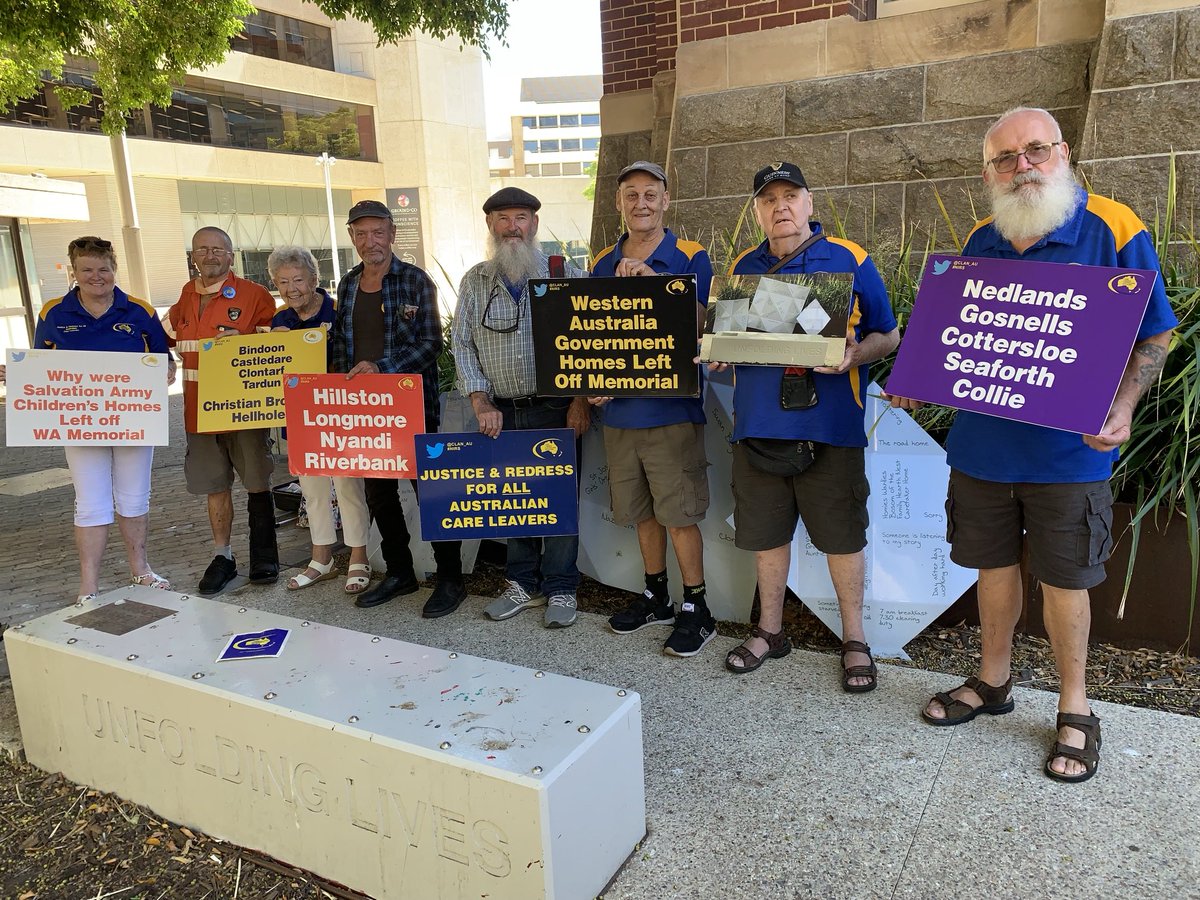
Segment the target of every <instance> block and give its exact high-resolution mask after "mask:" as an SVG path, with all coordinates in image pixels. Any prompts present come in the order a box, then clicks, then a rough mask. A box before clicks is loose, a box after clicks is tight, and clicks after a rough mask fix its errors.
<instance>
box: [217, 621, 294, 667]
mask: <svg viewBox="0 0 1200 900" xmlns="http://www.w3.org/2000/svg"><path fill="white" fill-rule="evenodd" d="M287 639H288V630H287V629H286V628H268V629H267V630H266V631H250V632H247V633H245V634H235V635H234V636H233V637H231V638H230V639H229V643H228V644H226V645H225V649H224V651H222V653H221V655H220V656H218V657H217V662H229V661H230V660H231V659H264V658H267V659H270V658H273V657H276V656H278V655H279V654H280V653H282V652H283V645H284V644H286V643H287Z"/></svg>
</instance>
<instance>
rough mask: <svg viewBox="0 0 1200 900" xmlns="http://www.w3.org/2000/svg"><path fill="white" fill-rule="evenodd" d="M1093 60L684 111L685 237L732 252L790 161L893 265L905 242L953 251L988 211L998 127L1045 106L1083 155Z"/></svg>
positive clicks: (709, 97) (679, 185)
mask: <svg viewBox="0 0 1200 900" xmlns="http://www.w3.org/2000/svg"><path fill="white" fill-rule="evenodd" d="M1091 52H1092V44H1091V43H1089V42H1076V43H1070V44H1063V45H1057V46H1052V47H1034V48H1032V49H1027V50H1017V51H1011V52H1005V53H995V54H991V55H986V56H981V57H976V58H966V59H955V60H949V61H945V62H937V63H929V64H925V65H914V66H907V67H901V68H890V69H885V70H881V71H873V72H861V73H858V74H852V75H844V76H837V77H832V78H813V79H807V80H803V81H793V82H788V83H784V84H772V85H763V86H760V87H750V88H740V89H734V90H724V91H714V92H710V93H701V94H692V95H690V96H684V97H680V98H679V99H678V100H677V102H676V105H675V115H674V121H673V139H672V144H671V151H670V158H669V163H668V172H669V174H670V175H671V176H672V177H673V180H674V187H673V189H672V192H671V195H672V211H673V213H674V223H675V227H676V229H677V230H678V231H680V232H682V233H686V234H688V235H689V236H692V237H693V238H694V239H696V240H701V241H704V240H705V239H706V238H707V239H708V240H710V241H711V240H719V236H720V235H721V234H722V233H724V232H728V231H730V230H732V229H733V227H734V225H735V222H736V221H737V218H738V216H739V215H740V214H741V210H742V208H743V206H744V204H745V203H746V199H747V197H748V196H749V193H750V187H751V180H752V177H753V173H754V172H755V171H756V170H758V169H759V168H761V167H762V166H764V165H766V164H768V163H770V162H773V161H776V160H781V159H786V160H790V161H792V162H795V163H797V164H798V165H799V166H800V167H801V168H802V169H803V170H804V173H805V176H806V178H807V179H808V181H809V183H810V184H811V185H812V187H813V188H814V194H815V204H816V216H817V218H818V219H821V220H823V221H824V223H825V224H826V226H827V227H832V226H834V225H835V223H836V222H837V221H839V220H840V221H842V222H843V223H844V227H845V230H846V232H847V233H848V234H849V235H850V236H851V237H852V238H854V239H855V240H858V241H860V242H862V243H864V244H865V245H867V246H868V247H869V248H872V249H873V250H874V248H875V247H879V248H880V251H881V252H882V251H886V250H888V249H891V250H896V249H898V248H899V245H900V242H901V240H903V239H905V238H911V239H912V240H914V241H915V242H916V245H917V246H918V247H919V248H922V249H923V248H924V246H925V245H926V242H927V241H929V240H932V241H933V242H934V244H935V245H936V246H938V247H941V248H947V247H951V246H953V243H954V236H957V238H958V239H960V240H961V239H962V238H963V237H964V236H965V234H966V232H967V231H968V230H969V229H970V226H971V224H972V222H973V221H974V219H975V209H978V208H981V207H982V205H983V204H982V201H983V194H982V191H981V184H980V179H979V174H980V170H981V168H982V163H983V157H982V142H983V135H984V133H985V132H986V130H987V128H988V126H989V125H990V124H991V122H992V121H993V119H994V118H995V117H996V115H998V114H999V113H1001V112H1003V111H1004V110H1006V109H1009V108H1010V107H1013V106H1017V105H1023V104H1024V105H1036V106H1044V107H1046V108H1047V109H1050V110H1052V111H1053V112H1054V113H1055V115H1056V116H1057V117H1058V118H1059V120H1060V121H1061V122H1062V123H1063V128H1064V132H1065V137H1066V139H1067V140H1068V141H1070V142H1071V143H1072V144H1074V143H1075V142H1076V140H1077V138H1078V135H1079V131H1080V126H1081V124H1082V121H1083V117H1084V109H1085V106H1086V104H1087V100H1088V91H1089V81H1088V71H1089V59H1090V56H1091ZM1018 73H1019V75H1018ZM943 206H944V207H945V209H946V211H947V212H948V214H949V221H947V215H946V213H944V212H943ZM904 222H907V223H908V224H909V225H910V226H912V228H913V231H912V232H911V233H908V234H902V231H901V223H904ZM744 243H745V242H744V241H743V244H744Z"/></svg>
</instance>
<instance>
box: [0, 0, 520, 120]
mask: <svg viewBox="0 0 1200 900" xmlns="http://www.w3.org/2000/svg"><path fill="white" fill-rule="evenodd" d="M314 3H315V5H316V6H317V8H318V9H320V10H321V11H322V12H323V13H325V14H326V15H328V16H329V17H330V18H333V19H344V18H348V17H352V18H357V19H361V20H362V21H365V22H367V23H369V24H370V25H371V26H372V27H373V28H374V29H375V33H376V35H378V37H379V41H380V43H394V42H396V41H398V40H400V39H401V38H403V37H405V36H407V35H409V34H411V33H412V32H414V31H418V30H420V31H424V32H426V33H428V34H431V35H433V36H434V37H436V38H445V37H449V36H452V35H454V36H457V37H459V38H460V39H461V40H462V41H463V43H464V44H467V45H471V46H476V47H480V48H482V49H484V52H485V53H486V42H487V39H488V37H489V36H491V35H494V36H496V37H501V38H502V37H503V35H504V31H505V29H506V28H507V26H508V11H507V7H506V5H505V3H503V2H502V0H453V2H447V0H314ZM5 5H6V6H7V7H8V8H7V9H6V10H5V12H4V14H3V15H2V16H0V109H10V108H11V107H12V106H13V105H14V104H15V103H16V102H17V101H19V100H21V99H23V98H26V97H31V96H33V95H35V94H36V93H37V91H38V89H39V88H40V87H41V83H42V81H43V80H44V79H45V78H46V77H47V74H48V75H49V78H50V79H51V80H52V81H57V80H58V79H60V78H61V76H62V72H63V66H64V65H65V63H66V60H67V57H84V58H86V59H89V60H91V61H92V62H93V63H94V64H95V66H96V72H95V75H94V76H93V78H94V81H95V85H96V89H97V91H98V92H99V94H100V97H101V100H102V106H103V120H102V121H101V128H103V130H104V131H105V132H107V133H108V134H119V133H120V132H121V131H123V130H124V128H125V116H126V114H127V113H129V112H130V111H132V110H138V109H141V108H142V107H144V106H145V105H146V104H148V103H149V104H154V105H156V106H168V105H170V102H171V91H172V89H173V88H174V87H176V86H178V85H180V84H182V83H183V79H184V76H185V74H186V73H187V71H188V70H189V69H204V68H207V67H209V66H212V65H215V64H216V63H219V62H220V61H221V60H222V59H224V58H225V55H226V54H227V53H228V52H229V41H230V38H232V37H233V36H234V35H236V34H237V33H238V32H239V31H241V29H242V20H243V19H244V18H245V17H246V16H248V15H250V14H252V13H253V12H254V6H253V5H252V4H251V3H250V2H249V0H12V2H10V3H8V4H5ZM57 93H58V96H59V98H60V100H62V102H63V103H64V105H67V106H70V105H75V104H79V103H85V102H87V100H88V91H86V90H82V89H79V88H64V87H59V88H58V89H57Z"/></svg>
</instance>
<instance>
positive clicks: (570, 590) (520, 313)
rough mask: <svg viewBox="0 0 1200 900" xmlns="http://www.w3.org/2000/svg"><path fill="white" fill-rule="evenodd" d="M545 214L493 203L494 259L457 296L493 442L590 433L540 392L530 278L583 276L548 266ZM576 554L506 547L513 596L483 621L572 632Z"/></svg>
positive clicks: (482, 426) (561, 548)
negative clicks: (525, 617) (565, 431)
mask: <svg viewBox="0 0 1200 900" xmlns="http://www.w3.org/2000/svg"><path fill="white" fill-rule="evenodd" d="M541 205H542V204H541V201H539V200H538V198H537V197H535V196H533V195H532V194H530V193H528V192H526V191H523V190H521V189H520V188H515V187H506V188H503V189H501V190H499V191H497V192H496V193H494V194H492V196H490V197H489V198H488V199H487V201H486V202H485V203H484V204H483V211H484V214H485V215H486V216H487V226H488V259H487V261H485V262H481V263H479V264H477V265H475V266H473V267H472V268H471V269H470V270H469V271H468V272H467V274H466V275H464V276H463V280H462V284H461V285H460V286H459V290H458V310H457V312H456V314H455V316H454V363H455V366H456V367H457V369H458V387H459V390H460V391H462V394H463V396H464V397H469V398H470V400H471V406H472V407H473V408H474V410H475V416H476V418H477V419H478V420H479V430H480V432H482V433H483V434H486V435H488V436H489V437H496V435H498V434H500V432H501V431H503V430H504V429H509V430H512V429H525V428H528V429H535V428H537V429H540V428H573V429H574V430H575V434H576V436H579V435H582V434H583V433H584V432H585V431H586V430H587V427H588V406H587V401H586V400H585V399H584V398H583V397H576V398H575V399H574V400H572V399H569V398H564V397H539V396H537V393H536V391H537V380H536V374H535V371H534V362H533V327H532V325H531V324H530V320H529V288H528V282H529V279H530V278H550V277H555V278H581V277H584V276H585V275H586V273H585V272H582V271H580V270H579V269H578V268H576V267H575V266H573V265H571V264H570V263H569V262H567V261H565V260H564V259H563V258H562V257H547V256H546V255H545V254H544V253H543V252H542V249H541V247H540V246H538V243H537V228H538V217H537V211H538V210H539V209H540V208H541ZM552 267H553V269H554V272H553V275H552V274H551V271H552ZM578 552H579V536H578V535H564V536H559V537H547V538H509V539H508V563H507V566H506V572H505V574H506V575H507V577H508V589H507V590H506V591H505V592H504V593H503V594H501V595H500V596H499V597H497V598H496V599H495V600H494V601H492V603H491V604H490V605H489V606H488V607H487V609H485V610H484V614H485V615H487V617H488V618H490V619H494V620H497V621H499V620H502V619H508V618H511V617H512V616H515V615H516V614H517V613H519V612H521V611H522V610H525V609H531V608H533V607H538V606H545V607H546V612H545V625H546V627H547V628H565V627H567V626H568V625H573V624H574V623H575V616H576V612H575V609H576V603H575V592H576V590H577V589H578V588H579V569H578V568H576V559H577V557H578Z"/></svg>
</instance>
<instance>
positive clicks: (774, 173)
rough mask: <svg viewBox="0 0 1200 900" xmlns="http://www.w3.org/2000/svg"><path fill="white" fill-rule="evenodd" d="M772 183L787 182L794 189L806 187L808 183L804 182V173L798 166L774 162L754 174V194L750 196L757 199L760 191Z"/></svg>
mask: <svg viewBox="0 0 1200 900" xmlns="http://www.w3.org/2000/svg"><path fill="white" fill-rule="evenodd" d="M772 181H789V182H791V183H792V184H794V185H796V187H802V188H807V187H808V182H807V181H805V180H804V173H803V172H801V171H800V167H799V166H797V165H795V164H794V163H790V162H774V163H771V164H770V165H769V166H766V167H765V168H762V169H759V170H758V171H757V172H756V173H755V175H754V193H753V194H751V196H752V197H757V196H758V195H759V193H760V192H761V191H762V189H763V188H765V187H766V186H767V185H768V184H770V183H771V182H772Z"/></svg>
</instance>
